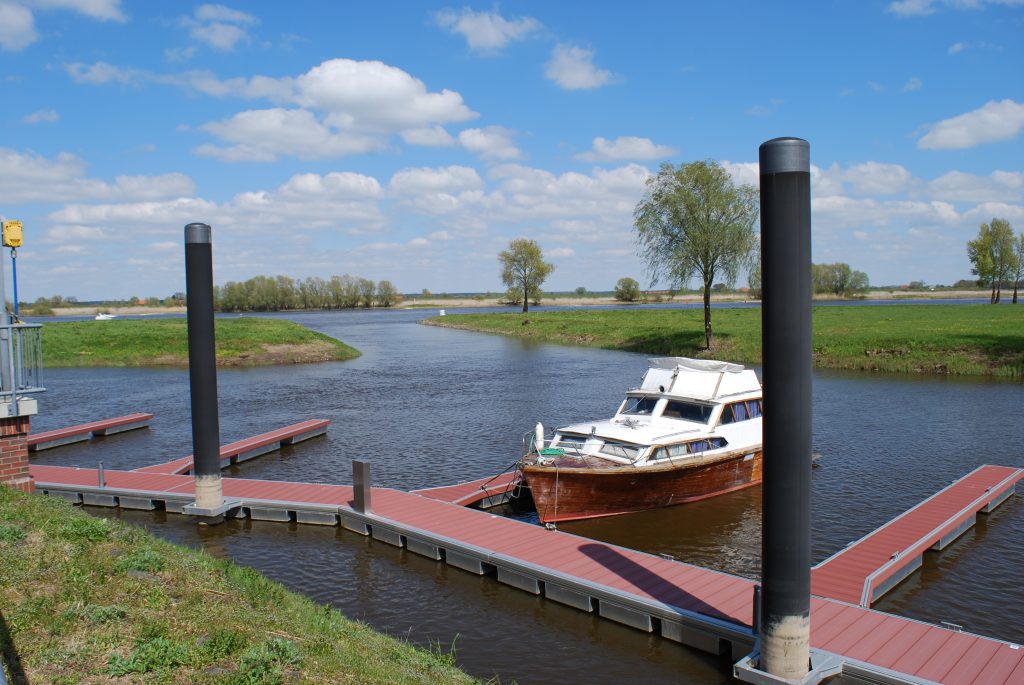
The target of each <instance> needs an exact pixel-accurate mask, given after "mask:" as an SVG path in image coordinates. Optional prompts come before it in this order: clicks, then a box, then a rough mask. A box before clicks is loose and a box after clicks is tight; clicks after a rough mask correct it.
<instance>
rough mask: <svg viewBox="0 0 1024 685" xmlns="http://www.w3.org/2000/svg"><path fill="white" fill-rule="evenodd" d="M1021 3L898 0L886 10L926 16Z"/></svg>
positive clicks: (1011, 0) (1005, 0)
mask: <svg viewBox="0 0 1024 685" xmlns="http://www.w3.org/2000/svg"><path fill="white" fill-rule="evenodd" d="M1021 4H1024V2H1022V0H896V1H895V2H891V3H889V6H888V7H887V8H886V11H887V12H891V13H893V14H898V15H900V16H903V17H924V16H927V15H929V14H934V13H935V12H938V11H939V10H941V9H945V8H953V9H959V10H965V9H971V10H979V9H983V8H984V7H985V5H1007V6H1018V5H1021Z"/></svg>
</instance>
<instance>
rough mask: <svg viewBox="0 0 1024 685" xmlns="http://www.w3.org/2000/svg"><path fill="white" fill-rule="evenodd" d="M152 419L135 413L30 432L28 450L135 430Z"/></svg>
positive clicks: (42, 448)
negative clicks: (50, 429)
mask: <svg viewBox="0 0 1024 685" xmlns="http://www.w3.org/2000/svg"><path fill="white" fill-rule="evenodd" d="M152 419H153V414H144V413H135V414H127V415H125V416H118V417H117V418H113V419H103V420H101V421H92V422H90V423H82V424H79V425H77V426H68V427H67V428H58V429H57V430H52V431H44V432H42V433H30V434H29V436H28V451H29V452H38V451H39V450H46V449H50V448H51V447H60V446H61V445H70V444H71V443H74V442H83V441H85V440H88V439H89V438H90V437H95V436H99V435H113V434H114V433H122V432H124V431H129V430H135V429H136V428H145V427H146V425H147V424H148V423H149V421H151V420H152Z"/></svg>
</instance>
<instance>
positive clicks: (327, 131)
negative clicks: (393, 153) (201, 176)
mask: <svg viewBox="0 0 1024 685" xmlns="http://www.w3.org/2000/svg"><path fill="white" fill-rule="evenodd" d="M200 128H201V129H202V130H204V131H206V132H207V133H210V134H212V135H214V136H216V137H218V138H220V139H221V140H224V141H228V142H231V143H235V144H234V145H231V146H228V147H218V146H216V145H201V146H199V147H198V148H196V150H195V152H196V154H199V155H202V156H204V157H215V158H217V159H220V160H221V161H225V162H272V161H274V160H276V159H277V158H278V157H281V156H285V155H287V156H293V157H298V158H299V159H324V158H330V157H343V156H346V155H353V154H360V153H366V152H372V151H375V150H379V149H381V148H382V147H383V143H381V142H380V141H379V140H378V139H376V138H372V137H369V136H362V135H355V134H350V133H344V132H338V131H336V130H334V129H332V128H331V127H329V126H326V125H324V124H323V123H321V122H320V121H318V120H317V118H316V116H315V115H314V114H313V113H312V112H309V111H307V110H304V109H282V108H274V109H260V110H249V111H246V112H239V113H238V114H236V115H234V116H233V117H229V118H228V119H224V120H223V121H212V122H209V123H206V124H203V125H202V126H201V127H200Z"/></svg>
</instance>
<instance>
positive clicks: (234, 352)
mask: <svg viewBox="0 0 1024 685" xmlns="http://www.w3.org/2000/svg"><path fill="white" fill-rule="evenodd" d="M214 325H215V330H216V332H215V335H216V339H217V366H259V365H267V364H303V363H311V362H323V361H335V360H344V359H352V358H354V357H358V356H359V354H360V353H359V351H358V350H356V349H354V348H352V347H349V346H348V345H346V344H345V343H343V342H341V341H339V340H335V339H334V338H332V337H330V336H327V335H324V334H323V333H317V332H316V331H311V330H309V329H308V328H306V327H304V326H300V325H299V324H297V323H293V322H291V321H286V320H284V319H261V318H258V317H246V318H237V319H226V318H219V319H216V320H215V322H214ZM42 336H43V364H44V365H45V366H47V367H56V366H188V329H187V321H186V320H185V319H125V320H119V321H118V320H114V321H68V322H56V323H48V324H46V326H44V328H43V334H42Z"/></svg>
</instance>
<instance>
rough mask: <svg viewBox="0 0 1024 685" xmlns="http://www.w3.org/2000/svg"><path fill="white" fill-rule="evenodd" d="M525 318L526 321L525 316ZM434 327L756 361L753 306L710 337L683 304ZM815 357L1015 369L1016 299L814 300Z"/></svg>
mask: <svg viewBox="0 0 1024 685" xmlns="http://www.w3.org/2000/svg"><path fill="white" fill-rule="evenodd" d="M524 319H526V320H527V321H528V323H524ZM425 323H429V324H432V325H437V326H446V327H450V328H461V329H466V330H474V331H484V332H490V333H501V334H504V335H514V336H519V337H527V338H531V339H533V340H538V341H542V342H552V343H560V344H570V345H586V346H589V347H601V348H606V349H617V350H629V351H633V352H643V353H647V354H656V355H680V356H687V357H703V358H709V357H710V358H715V359H723V360H728V361H735V362H742V363H750V364H759V363H760V362H761V310H760V309H757V308H753V309H715V310H714V311H713V315H712V324H713V326H714V333H715V343H714V346H713V349H712V350H711V351H710V352H709V351H707V350H704V349H703V346H704V314H703V311H701V310H700V309H687V310H671V309H658V310H651V309H647V310H612V311H595V310H583V311H565V312H543V313H539V314H535V313H531V314H529V315H528V316H527V317H524V316H523V315H522V314H452V315H449V316H446V317H444V318H441V317H434V318H432V319H429V320H427V321H425ZM814 364H815V366H818V367H822V368H833V369H859V370H872V371H890V372H898V373H927V374H956V375H990V376H1003V377H1017V378H1020V377H1024V306H1021V307H1014V306H1003V305H1000V306H992V305H938V304H937V305H891V306H878V307H872V306H866V307H815V308H814Z"/></svg>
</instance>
